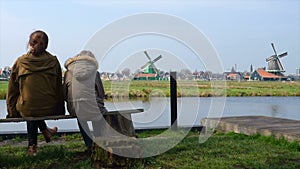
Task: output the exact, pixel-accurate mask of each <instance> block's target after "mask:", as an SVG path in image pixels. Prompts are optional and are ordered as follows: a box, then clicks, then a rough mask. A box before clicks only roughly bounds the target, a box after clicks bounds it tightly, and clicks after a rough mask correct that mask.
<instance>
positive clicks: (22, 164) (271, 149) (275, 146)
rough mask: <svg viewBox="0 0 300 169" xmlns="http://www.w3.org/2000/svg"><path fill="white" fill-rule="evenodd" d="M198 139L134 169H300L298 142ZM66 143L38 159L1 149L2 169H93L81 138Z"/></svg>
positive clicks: (20, 149)
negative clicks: (202, 140) (201, 140)
mask: <svg viewBox="0 0 300 169" xmlns="http://www.w3.org/2000/svg"><path fill="white" fill-rule="evenodd" d="M157 132H160V131H155V130H153V131H147V132H142V133H138V137H148V136H151V135H155V134H156V133H157ZM198 136H199V133H198V132H197V131H192V132H190V133H189V134H188V136H187V137H186V138H185V139H183V140H182V141H181V142H180V143H179V144H178V145H176V146H175V147H174V148H172V149H171V150H169V151H167V152H165V153H163V154H161V155H158V156H154V157H148V158H144V159H142V160H141V161H140V163H138V164H137V166H134V167H132V168H138V169H164V168H167V169H169V168H179V169H181V168H182V169H186V168H187V169H198V168H218V169H219V168H267V169H268V168H270V169H276V168H286V169H293V168H300V145H299V144H298V143H296V142H293V143H289V142H287V141H285V140H283V139H279V140H278V139H274V138H273V137H264V136H260V135H253V136H246V135H242V134H233V133H227V134H224V133H215V134H214V135H213V136H212V137H210V138H209V139H208V140H207V141H206V142H204V143H202V144H200V143H199V140H198ZM20 140H21V139H17V141H20ZM64 140H65V141H64V142H62V143H60V144H52V145H51V144H49V145H43V146H40V147H39V149H38V150H39V153H38V154H37V156H27V155H26V153H25V151H26V146H14V145H2V146H1V147H0V168H31V169H34V168H58V169H59V168H61V169H66V168H67V169H68V168H70V169H73V168H91V161H90V159H89V158H88V157H87V156H84V155H83V154H82V152H83V151H84V148H85V147H84V144H83V142H82V140H81V137H80V135H79V134H74V135H67V136H65V137H64ZM17 141H16V142H17ZM15 144H17V143H15Z"/></svg>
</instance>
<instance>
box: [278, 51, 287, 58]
mask: <svg viewBox="0 0 300 169" xmlns="http://www.w3.org/2000/svg"><path fill="white" fill-rule="evenodd" d="M287 54H288V53H287V52H285V53H283V54H280V55H279V56H278V57H279V58H282V57H284V56H286V55H287Z"/></svg>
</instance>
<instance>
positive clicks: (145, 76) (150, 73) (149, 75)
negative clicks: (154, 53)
mask: <svg viewBox="0 0 300 169" xmlns="http://www.w3.org/2000/svg"><path fill="white" fill-rule="evenodd" d="M144 53H145V55H146V56H147V58H148V60H149V61H148V62H147V63H146V64H145V65H143V66H142V67H141V68H140V69H141V70H142V72H141V73H139V74H137V75H136V76H135V79H137V80H157V79H158V78H159V70H158V69H157V67H156V66H155V65H154V63H155V62H157V61H158V60H160V59H161V58H162V56H161V55H159V56H158V57H157V58H155V59H154V60H152V59H151V57H150V56H149V55H148V53H147V51H144Z"/></svg>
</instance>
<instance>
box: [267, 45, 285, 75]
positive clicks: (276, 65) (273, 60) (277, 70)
mask: <svg viewBox="0 0 300 169" xmlns="http://www.w3.org/2000/svg"><path fill="white" fill-rule="evenodd" d="M271 45H272V48H273V50H274V55H272V56H270V57H269V58H267V59H266V61H267V62H268V69H267V72H269V73H273V74H275V75H278V76H284V75H283V73H284V72H285V70H284V68H283V66H282V64H281V61H280V58H282V57H284V56H286V55H287V54H288V53H287V52H285V53H282V54H280V55H277V52H276V50H275V47H274V44H273V43H271Z"/></svg>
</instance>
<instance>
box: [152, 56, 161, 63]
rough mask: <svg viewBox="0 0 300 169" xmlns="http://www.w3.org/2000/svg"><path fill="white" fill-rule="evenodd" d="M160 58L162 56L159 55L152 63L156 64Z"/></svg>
mask: <svg viewBox="0 0 300 169" xmlns="http://www.w3.org/2000/svg"><path fill="white" fill-rule="evenodd" d="M161 58H162V56H161V55H159V56H158V57H157V58H155V59H154V60H153V63H155V62H157V61H158V60H159V59H161Z"/></svg>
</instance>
